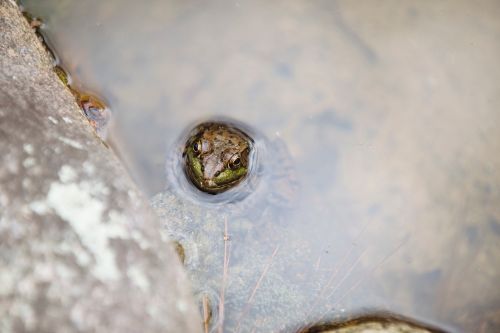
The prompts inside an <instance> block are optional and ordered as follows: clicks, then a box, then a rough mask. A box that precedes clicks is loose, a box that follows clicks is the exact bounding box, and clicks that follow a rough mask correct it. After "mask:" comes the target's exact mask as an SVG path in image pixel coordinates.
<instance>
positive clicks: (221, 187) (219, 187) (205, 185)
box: [185, 167, 244, 194]
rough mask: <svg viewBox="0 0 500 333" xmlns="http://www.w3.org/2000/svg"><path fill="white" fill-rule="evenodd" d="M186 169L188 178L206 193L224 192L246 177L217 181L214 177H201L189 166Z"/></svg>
mask: <svg viewBox="0 0 500 333" xmlns="http://www.w3.org/2000/svg"><path fill="white" fill-rule="evenodd" d="M185 170H186V173H187V176H188V178H189V179H191V182H192V183H193V185H195V186H196V188H198V189H199V190H200V191H202V192H205V193H209V194H218V193H221V192H224V191H226V190H228V189H230V188H232V187H233V186H235V185H236V184H238V183H239V182H241V181H242V180H243V179H244V177H242V178H236V179H232V180H229V181H220V182H217V181H215V180H213V179H205V178H203V177H199V176H198V175H196V174H195V172H194V171H193V170H192V169H191V168H189V167H186V168H185Z"/></svg>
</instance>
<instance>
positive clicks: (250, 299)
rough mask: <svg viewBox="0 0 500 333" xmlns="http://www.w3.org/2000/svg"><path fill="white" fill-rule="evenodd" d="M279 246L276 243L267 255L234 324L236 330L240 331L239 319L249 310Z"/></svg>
mask: <svg viewBox="0 0 500 333" xmlns="http://www.w3.org/2000/svg"><path fill="white" fill-rule="evenodd" d="M279 247H280V246H279V245H276V247H275V248H274V252H273V253H272V254H271V256H270V257H269V261H268V262H267V264H266V266H265V267H264V270H263V271H262V274H261V275H260V277H259V279H258V280H257V283H256V284H255V287H254V288H253V290H252V293H251V294H250V297H249V298H248V301H247V304H246V306H245V308H244V309H243V312H242V313H241V315H240V318H238V325H237V326H236V332H239V331H240V326H241V320H242V319H243V317H244V316H245V315H246V313H247V312H248V310H250V306H251V304H252V301H253V298H254V296H255V294H256V292H257V289H259V287H260V284H261V282H262V280H263V279H264V276H265V275H266V274H267V271H268V270H269V267H271V264H272V262H273V259H274V257H275V256H276V253H278V249H279Z"/></svg>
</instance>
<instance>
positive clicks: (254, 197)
mask: <svg viewBox="0 0 500 333" xmlns="http://www.w3.org/2000/svg"><path fill="white" fill-rule="evenodd" d="M209 121H210V122H221V123H225V124H228V125H229V126H230V127H235V128H238V129H240V130H242V131H243V132H244V133H246V134H247V135H248V136H249V137H250V138H251V139H252V142H251V143H250V144H251V150H250V155H249V164H248V174H247V176H246V178H245V179H244V180H243V181H241V182H240V183H239V184H237V185H236V186H235V187H234V188H231V189H229V190H227V191H225V192H222V193H218V194H216V195H213V194H209V193H205V192H202V191H201V190H199V189H197V188H196V187H195V186H194V185H193V184H192V183H191V182H190V181H189V180H188V179H187V177H186V175H185V173H184V172H180V170H183V169H184V167H183V164H184V161H183V159H182V153H183V150H184V146H185V143H186V141H187V139H188V138H189V137H190V136H191V135H193V131H194V130H195V129H196V126H189V127H188V128H189V130H188V131H184V132H183V133H182V135H181V136H180V138H179V140H178V141H177V142H176V143H175V144H174V145H173V147H172V148H171V149H170V151H169V154H168V157H167V161H166V174H167V190H168V191H172V192H174V193H175V194H176V195H177V196H179V197H181V198H183V199H184V200H189V201H190V202H191V203H195V204H197V205H201V206H203V207H204V208H205V209H210V210H215V211H218V212H220V213H221V214H223V215H224V216H233V215H234V214H237V213H239V214H249V213H250V210H253V209H254V208H255V207H256V206H258V205H259V202H262V201H263V200H264V201H266V200H267V201H269V202H270V203H271V204H273V205H278V206H288V205H289V204H290V202H289V201H290V198H285V197H281V198H280V196H279V195H278V193H276V192H274V191H273V188H272V184H273V183H274V182H275V181H276V180H277V179H280V178H283V177H288V176H291V175H292V174H293V172H291V169H292V168H291V165H290V164H288V163H283V164H279V163H278V162H276V160H277V159H278V160H280V162H287V160H289V159H290V157H289V156H288V151H287V150H286V147H285V145H284V143H283V142H281V140H279V139H275V140H273V141H270V140H268V139H267V138H266V137H265V136H264V135H263V134H261V133H260V132H258V131H257V130H255V129H253V128H251V127H249V126H248V125H246V124H244V123H241V122H239V121H236V120H233V119H229V118H225V117H216V118H211V119H210V120H209ZM199 123H202V122H199ZM193 125H194V124H193ZM283 168H285V169H286V170H285V172H283ZM289 185H290V187H293V188H294V189H295V188H296V186H297V185H296V182H295V180H294V179H292V178H290V182H289ZM250 208H253V209H250Z"/></svg>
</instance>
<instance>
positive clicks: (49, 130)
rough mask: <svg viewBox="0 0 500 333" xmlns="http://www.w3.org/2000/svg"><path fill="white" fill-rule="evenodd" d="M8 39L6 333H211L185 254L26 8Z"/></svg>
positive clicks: (1, 201)
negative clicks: (56, 64)
mask: <svg viewBox="0 0 500 333" xmlns="http://www.w3.org/2000/svg"><path fill="white" fill-rule="evenodd" d="M0 31H1V33H0V159H1V163H0V331H1V332H96V331H98V332H196V331H199V329H200V328H201V324H200V322H201V321H200V320H199V315H198V311H197V308H196V306H195V304H194V302H193V301H192V299H191V293H190V290H189V287H188V286H187V282H186V278H185V274H184V272H183V269H182V266H181V264H180V262H179V260H178V259H177V257H176V255H175V252H174V251H173V249H172V248H171V247H170V246H169V245H168V240H166V239H164V238H162V236H161V235H160V234H159V232H158V226H159V225H158V224H157V221H156V220H155V218H154V217H153V215H152V214H151V212H150V209H149V207H148V205H147V204H146V201H145V200H143V198H142V196H141V194H140V193H139V192H138V190H137V189H136V187H135V186H134V184H133V182H132V181H131V180H130V178H129V176H128V175H127V173H126V172H125V170H124V169H123V167H122V166H121V164H120V163H119V161H118V160H117V158H116V157H115V156H114V155H113V154H112V153H111V152H110V151H109V150H108V148H107V147H106V145H104V144H103V143H102V142H101V141H100V140H99V139H98V137H97V136H96V135H95V134H94V133H93V131H92V128H91V127H90V125H89V124H88V122H87V120H86V119H85V117H84V116H83V115H82V113H81V112H80V110H79V108H78V106H77V105H76V103H75V101H74V98H73V96H72V95H71V93H70V92H69V91H68V89H67V88H66V87H65V86H64V85H63V84H62V82H60V81H59V79H58V77H57V76H56V74H55V73H54V72H53V70H52V59H51V58H50V57H49V55H48V54H47V52H46V50H45V49H44V47H43V45H42V44H41V43H40V41H39V40H38V39H37V37H36V35H35V34H34V32H33V31H32V29H31V28H30V27H29V25H28V23H27V22H26V20H25V19H24V17H23V16H22V15H21V13H20V11H19V9H18V7H17V5H16V4H15V2H14V1H11V0H0Z"/></svg>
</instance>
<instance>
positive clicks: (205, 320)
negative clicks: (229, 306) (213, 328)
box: [203, 295, 210, 333]
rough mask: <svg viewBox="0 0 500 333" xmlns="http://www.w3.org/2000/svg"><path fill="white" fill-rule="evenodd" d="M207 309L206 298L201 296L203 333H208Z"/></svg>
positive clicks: (208, 315) (208, 319) (208, 314)
mask: <svg viewBox="0 0 500 333" xmlns="http://www.w3.org/2000/svg"><path fill="white" fill-rule="evenodd" d="M209 311H210V310H209V308H208V296H207V295H203V326H204V328H205V333H208V324H209V323H210V312H209Z"/></svg>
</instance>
